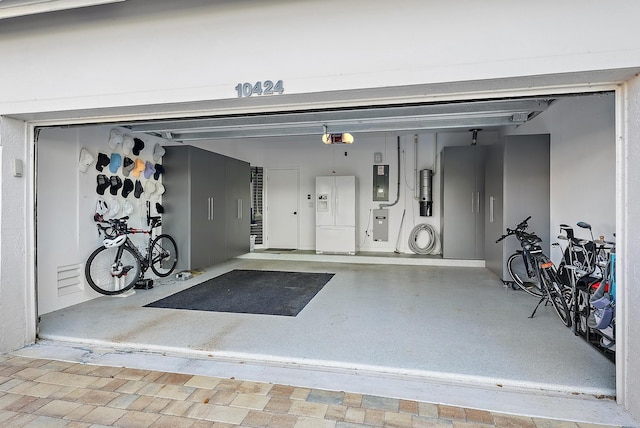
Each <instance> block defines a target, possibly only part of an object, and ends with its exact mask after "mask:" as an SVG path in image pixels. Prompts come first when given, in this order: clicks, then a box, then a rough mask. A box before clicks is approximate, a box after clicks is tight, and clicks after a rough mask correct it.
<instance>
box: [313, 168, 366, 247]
mask: <svg viewBox="0 0 640 428" xmlns="http://www.w3.org/2000/svg"><path fill="white" fill-rule="evenodd" d="M356 200H357V181H356V177H355V176H351V175H350V176H328V177H316V253H317V254H322V253H335V254H355V253H356Z"/></svg>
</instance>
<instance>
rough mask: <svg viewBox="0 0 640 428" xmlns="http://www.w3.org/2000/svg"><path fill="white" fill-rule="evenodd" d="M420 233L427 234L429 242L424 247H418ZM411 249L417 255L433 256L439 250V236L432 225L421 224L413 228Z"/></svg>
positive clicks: (410, 241) (410, 239) (410, 242)
mask: <svg viewBox="0 0 640 428" xmlns="http://www.w3.org/2000/svg"><path fill="white" fill-rule="evenodd" d="M420 232H426V233H427V236H428V237H429V241H428V242H427V244H426V245H425V246H424V247H420V246H419V245H418V235H419V234H420ZM409 248H410V249H411V251H413V252H414V253H416V254H431V253H433V252H434V251H435V250H436V248H438V235H437V234H436V230H435V229H434V228H433V226H431V225H430V224H426V223H421V224H419V225H417V226H416V227H414V228H413V230H412V231H411V234H410V235H409Z"/></svg>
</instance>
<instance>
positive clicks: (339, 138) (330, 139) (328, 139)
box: [322, 132, 353, 144]
mask: <svg viewBox="0 0 640 428" xmlns="http://www.w3.org/2000/svg"><path fill="white" fill-rule="evenodd" d="M322 142H323V143H325V144H352V143H353V135H351V134H349V133H348V132H345V133H344V134H322Z"/></svg>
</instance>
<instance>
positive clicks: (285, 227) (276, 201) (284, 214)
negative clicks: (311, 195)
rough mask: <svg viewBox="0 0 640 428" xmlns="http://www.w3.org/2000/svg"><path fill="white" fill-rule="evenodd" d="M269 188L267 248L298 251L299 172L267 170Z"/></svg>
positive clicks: (295, 170)
mask: <svg viewBox="0 0 640 428" xmlns="http://www.w3.org/2000/svg"><path fill="white" fill-rule="evenodd" d="M266 179H267V187H266V195H265V196H266V198H265V200H266V207H267V209H266V213H265V216H266V220H267V229H266V236H267V241H266V244H267V248H282V249H285V248H286V249H297V248H298V211H299V207H298V200H299V198H298V182H299V171H298V170H297V169H268V170H267V175H266Z"/></svg>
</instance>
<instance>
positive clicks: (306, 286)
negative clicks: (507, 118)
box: [145, 270, 334, 317]
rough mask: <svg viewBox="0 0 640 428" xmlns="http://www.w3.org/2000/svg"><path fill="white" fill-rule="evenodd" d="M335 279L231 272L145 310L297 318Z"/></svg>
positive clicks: (300, 274) (318, 275)
mask: <svg viewBox="0 0 640 428" xmlns="http://www.w3.org/2000/svg"><path fill="white" fill-rule="evenodd" d="M333 275H334V274H332V273H308V272H280V271H265V270H232V271H230V272H227V273H225V274H222V275H220V276H217V277H215V278H212V279H210V280H208V281H205V282H203V283H202V284H198V285H194V286H193V287H191V288H188V289H186V290H183V291H180V292H179V293H176V294H172V295H171V296H168V297H165V298H164V299H160V300H157V301H155V302H153V303H149V304H148V305H145V307H147V308H149V307H151V308H169V309H190V310H195V311H213V312H235V313H242V314H263V315H284V316H290V317H295V316H296V315H298V313H299V312H300V311H301V310H302V309H303V308H304V307H305V306H306V305H307V303H309V302H310V301H311V299H313V297H314V296H315V295H316V294H317V293H318V292H319V291H320V290H321V289H322V287H324V285H325V284H326V283H327V282H329V280H330V279H331V278H332V277H333Z"/></svg>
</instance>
